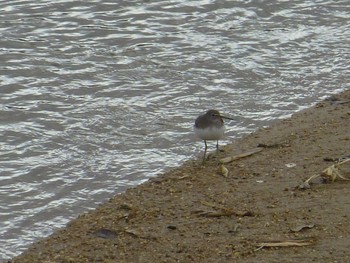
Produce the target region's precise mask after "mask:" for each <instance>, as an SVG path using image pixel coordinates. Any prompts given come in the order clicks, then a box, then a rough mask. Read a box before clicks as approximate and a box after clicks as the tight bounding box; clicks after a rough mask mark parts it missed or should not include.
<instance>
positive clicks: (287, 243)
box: [256, 238, 315, 250]
mask: <svg viewBox="0 0 350 263" xmlns="http://www.w3.org/2000/svg"><path fill="white" fill-rule="evenodd" d="M314 243H315V240H314V239H312V238H307V239H291V240H283V241H269V242H263V243H260V244H258V248H257V249H256V250H260V249H263V248H270V247H302V246H310V245H313V244H314Z"/></svg>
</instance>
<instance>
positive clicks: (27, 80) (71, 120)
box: [0, 0, 350, 261]
mask: <svg viewBox="0 0 350 263" xmlns="http://www.w3.org/2000/svg"><path fill="white" fill-rule="evenodd" d="M349 18H350V8H349V2H348V1H347V0H345V1H282V0H281V1H267V0H266V1H257V0H255V1H254V0H252V1H221V0H216V1H204V0H203V1H180V0H178V1H141V0H136V1H103V0H100V1H99V0H95V1H69V0H55V1H48V0H46V1H45V0H42V1H34V0H27V1H25V0H17V1H0V34H1V38H0V134H1V141H0V200H1V204H0V244H1V245H0V261H1V260H4V259H6V258H10V257H13V256H15V255H18V254H19V253H21V252H22V251H23V250H24V249H25V248H26V247H28V246H29V244H30V243H32V242H34V241H36V240H38V239H39V238H42V237H45V236H47V235H49V234H51V233H52V232H53V231H54V230H55V229H57V228H60V227H63V226H64V225H65V224H66V223H67V222H68V221H69V220H70V219H72V218H74V217H76V216H77V215H78V214H79V213H83V212H85V211H87V210H89V209H92V208H94V207H96V206H97V205H98V204H100V203H102V202H103V201H105V200H107V199H108V198H110V197H112V196H113V195H114V194H117V193H121V192H123V191H125V189H126V188H128V187H132V186H135V185H138V184H140V183H142V182H144V181H145V180H147V179H148V178H150V177H152V176H155V175H157V174H159V173H161V172H162V171H165V170H167V169H170V168H171V167H175V166H178V165H180V164H181V163H183V162H184V161H185V160H188V159H193V158H197V157H198V156H200V155H201V154H202V150H203V145H202V142H201V141H199V140H198V139H196V138H195V137H194V135H193V133H192V126H193V121H194V119H195V118H196V116H197V115H198V114H200V113H202V112H203V111H205V110H207V109H209V108H216V109H219V110H220V111H221V112H223V113H225V114H226V115H229V116H231V117H234V118H235V121H233V122H230V123H228V124H227V138H226V139H227V140H226V141H224V142H223V143H228V142H230V141H232V140H235V139H236V138H238V137H241V136H243V135H244V134H247V133H250V132H252V131H254V130H255V129H257V128H259V127H262V126H265V125H269V124H270V123H271V122H272V121H273V120H276V119H281V118H286V117H288V116H290V115H291V114H292V113H294V112H295V111H298V110H301V109H303V108H305V107H309V106H311V105H313V104H314V103H315V102H317V101H319V100H321V99H324V98H325V97H327V96H329V95H331V94H334V93H336V92H339V91H341V90H344V89H346V88H348V87H349V86H348V81H349V72H350V70H349V61H350V55H349V53H350V50H349V39H350V25H349ZM211 147H213V148H214V146H213V145H212V146H211Z"/></svg>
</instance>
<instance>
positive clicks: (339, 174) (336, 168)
mask: <svg viewBox="0 0 350 263" xmlns="http://www.w3.org/2000/svg"><path fill="white" fill-rule="evenodd" d="M348 162H350V158H348V159H346V160H344V161H342V162H339V163H336V164H333V165H331V166H329V167H327V168H326V169H324V170H323V171H322V172H321V173H320V174H314V175H313V176H311V177H310V178H308V179H307V180H306V181H304V182H303V183H302V184H301V185H299V186H298V188H299V189H307V188H310V182H311V181H312V180H314V179H315V178H318V177H322V178H324V179H326V180H328V181H331V182H332V183H333V182H335V181H336V180H338V179H342V180H346V181H349V180H350V178H348V177H347V176H349V172H346V171H344V170H342V169H341V166H343V165H344V164H346V163H348Z"/></svg>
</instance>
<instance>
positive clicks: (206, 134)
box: [194, 126, 225, 140]
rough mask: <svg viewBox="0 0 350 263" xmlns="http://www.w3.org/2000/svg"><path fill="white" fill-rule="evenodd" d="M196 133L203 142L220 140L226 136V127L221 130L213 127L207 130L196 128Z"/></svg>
mask: <svg viewBox="0 0 350 263" xmlns="http://www.w3.org/2000/svg"><path fill="white" fill-rule="evenodd" d="M194 132H195V134H196V135H197V137H198V138H200V139H202V140H219V139H221V138H222V137H223V136H224V132H225V128H224V126H222V127H221V128H216V127H211V128H205V129H198V128H196V127H194Z"/></svg>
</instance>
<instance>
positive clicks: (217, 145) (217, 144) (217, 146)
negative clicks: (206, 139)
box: [216, 140, 219, 152]
mask: <svg viewBox="0 0 350 263" xmlns="http://www.w3.org/2000/svg"><path fill="white" fill-rule="evenodd" d="M216 151H217V152H218V151H219V140H216Z"/></svg>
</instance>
